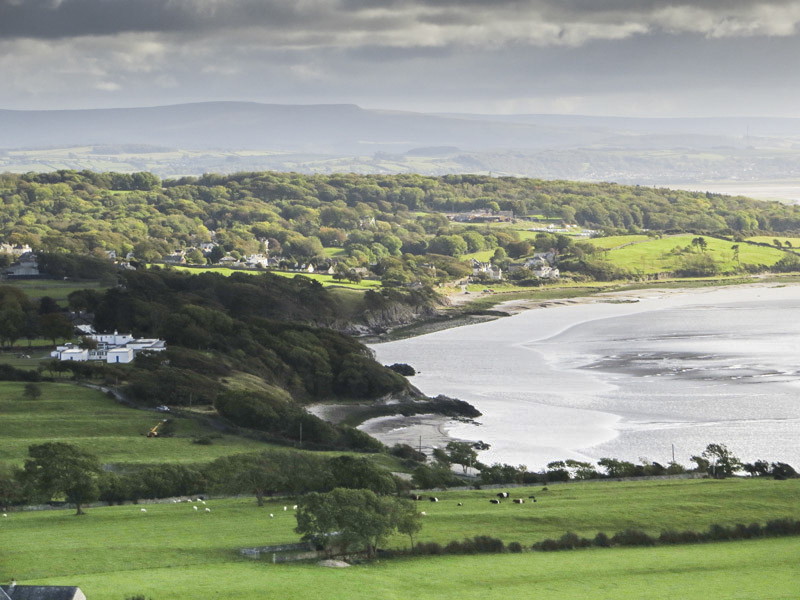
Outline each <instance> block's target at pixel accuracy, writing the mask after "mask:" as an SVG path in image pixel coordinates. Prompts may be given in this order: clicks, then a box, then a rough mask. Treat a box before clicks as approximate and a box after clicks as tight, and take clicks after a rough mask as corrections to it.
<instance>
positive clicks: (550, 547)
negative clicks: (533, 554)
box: [531, 538, 561, 552]
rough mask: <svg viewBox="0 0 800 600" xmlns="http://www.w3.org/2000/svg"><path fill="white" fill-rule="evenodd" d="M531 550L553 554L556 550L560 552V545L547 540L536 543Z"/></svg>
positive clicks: (549, 539)
mask: <svg viewBox="0 0 800 600" xmlns="http://www.w3.org/2000/svg"><path fill="white" fill-rule="evenodd" d="M531 548H532V549H533V550H538V551H540V552H555V551H556V550H561V544H559V543H558V542H557V541H556V540H554V539H551V538H547V539H545V540H542V541H541V542H536V543H535V544H534V545H533V546H531Z"/></svg>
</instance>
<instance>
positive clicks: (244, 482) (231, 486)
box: [210, 452, 286, 506]
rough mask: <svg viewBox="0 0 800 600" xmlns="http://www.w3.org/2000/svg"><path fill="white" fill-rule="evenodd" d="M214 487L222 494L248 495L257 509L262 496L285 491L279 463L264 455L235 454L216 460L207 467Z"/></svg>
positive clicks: (261, 501)
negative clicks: (251, 497) (252, 496)
mask: <svg viewBox="0 0 800 600" xmlns="http://www.w3.org/2000/svg"><path fill="white" fill-rule="evenodd" d="M210 472H211V474H212V479H214V480H215V484H214V485H215V487H217V488H218V489H219V490H220V491H223V492H224V493H226V494H231V493H252V494H254V495H255V497H256V503H257V504H258V506H264V496H266V495H267V494H270V493H272V492H277V491H279V490H283V489H286V486H285V485H284V483H285V478H284V477H283V474H282V473H281V469H280V460H279V459H278V457H276V456H272V455H271V454H269V453H267V452H262V453H261V454H236V455H233V456H225V457H222V458H219V459H217V460H216V461H214V463H212V465H211V467H210Z"/></svg>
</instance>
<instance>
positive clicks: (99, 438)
mask: <svg viewBox="0 0 800 600" xmlns="http://www.w3.org/2000/svg"><path fill="white" fill-rule="evenodd" d="M39 385H40V386H41V389H42V396H41V397H40V398H38V399H36V400H28V399H25V398H24V397H23V388H24V384H22V383H12V382H0V422H2V443H0V463H14V464H21V463H22V461H23V460H24V458H25V457H26V456H27V453H28V446H29V445H30V444H38V443H43V442H46V441H64V442H69V443H71V444H75V445H77V446H80V447H82V448H85V449H87V450H91V451H92V452H94V453H96V454H97V455H98V456H100V458H101V460H102V461H103V462H105V463H148V462H161V461H171V462H199V461H206V460H212V459H214V458H217V457H218V456H223V455H227V454H231V453H235V452H247V451H255V450H258V449H260V448H263V447H264V444H261V443H259V442H255V441H252V440H247V439H244V438H238V437H234V436H224V437H223V438H222V439H216V440H214V443H213V445H211V446H202V445H198V444H193V443H192V437H193V436H196V435H201V434H205V433H209V431H208V430H205V429H204V428H202V427H200V426H199V425H198V424H197V423H196V422H194V421H193V420H190V419H179V420H178V429H177V432H176V435H177V436H180V437H173V438H159V439H152V438H147V437H145V434H146V433H147V432H148V431H149V430H150V428H152V427H153V426H154V425H155V424H156V423H158V422H159V421H160V420H161V419H163V418H164V415H163V414H162V413H157V412H150V411H142V410H134V409H131V408H127V407H125V406H122V405H120V404H118V403H117V402H115V401H114V400H112V399H110V398H108V397H107V396H106V395H105V394H103V393H101V392H98V391H96V390H91V389H87V388H83V387H78V386H76V385H71V384H67V383H42V384H39Z"/></svg>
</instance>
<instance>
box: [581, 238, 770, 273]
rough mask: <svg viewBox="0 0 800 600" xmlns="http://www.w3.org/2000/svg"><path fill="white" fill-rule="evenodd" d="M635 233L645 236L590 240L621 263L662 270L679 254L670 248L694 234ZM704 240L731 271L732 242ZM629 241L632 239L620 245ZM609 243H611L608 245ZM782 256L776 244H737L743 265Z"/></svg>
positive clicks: (673, 266) (685, 243)
mask: <svg viewBox="0 0 800 600" xmlns="http://www.w3.org/2000/svg"><path fill="white" fill-rule="evenodd" d="M636 237H642V238H643V239H644V240H647V238H645V237H644V236H619V237H615V238H596V239H592V240H589V241H590V242H591V243H593V244H595V245H597V246H599V247H600V248H604V249H606V248H609V247H611V248H615V249H611V250H608V251H607V252H605V253H604V254H603V257H604V258H605V259H607V260H609V261H611V262H613V263H614V264H616V265H618V266H620V267H623V268H626V269H630V270H631V271H634V272H636V271H641V272H643V273H661V272H664V271H673V270H675V269H676V267H677V266H678V265H679V264H680V261H681V258H682V256H681V255H680V254H678V253H673V250H675V249H676V248H685V247H687V246H689V247H691V243H692V239H694V238H695V237H697V236H695V235H692V234H686V235H676V236H669V237H664V238H661V239H651V240H647V241H641V242H638V241H637V240H634V239H633V238H636ZM628 238H630V239H628ZM609 240H611V241H609ZM705 240H706V242H707V244H708V248H707V249H706V253H707V254H709V255H710V256H712V257H713V258H714V259H715V260H716V261H718V263H719V264H720V267H721V269H722V271H733V270H734V269H735V268H736V267H737V263H736V261H735V260H734V258H733V250H731V246H732V245H733V243H732V242H730V241H728V240H719V239H716V238H712V237H708V236H706V237H705ZM617 242H619V243H617ZM628 242H634V243H632V244H630V245H627V246H624V247H619V246H621V245H622V244H626V243H628ZM610 244H614V245H613V246H610ZM693 251H694V250H693ZM784 256H786V254H785V253H784V252H783V251H781V250H778V249H777V248H765V247H762V246H752V245H749V244H739V263H741V264H742V265H747V264H755V265H767V266H772V265H773V264H775V263H776V262H778V261H779V260H780V259H781V258H783V257H784Z"/></svg>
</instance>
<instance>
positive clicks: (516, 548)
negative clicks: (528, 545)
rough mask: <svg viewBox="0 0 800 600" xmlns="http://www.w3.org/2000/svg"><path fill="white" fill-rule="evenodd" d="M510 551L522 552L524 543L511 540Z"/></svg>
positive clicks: (514, 552)
mask: <svg viewBox="0 0 800 600" xmlns="http://www.w3.org/2000/svg"><path fill="white" fill-rule="evenodd" d="M508 551H509V552H512V553H513V554H519V553H520V552H522V544H520V543H519V542H511V543H510V544H509V545H508Z"/></svg>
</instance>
